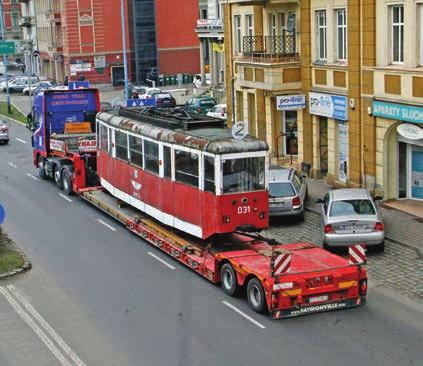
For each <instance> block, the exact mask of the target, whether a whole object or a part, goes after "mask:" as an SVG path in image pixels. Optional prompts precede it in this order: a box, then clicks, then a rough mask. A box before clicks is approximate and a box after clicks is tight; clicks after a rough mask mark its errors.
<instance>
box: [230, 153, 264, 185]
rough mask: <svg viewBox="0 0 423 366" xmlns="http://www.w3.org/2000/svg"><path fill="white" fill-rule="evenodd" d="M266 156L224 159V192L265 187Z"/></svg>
mask: <svg viewBox="0 0 423 366" xmlns="http://www.w3.org/2000/svg"><path fill="white" fill-rule="evenodd" d="M264 165H265V158H264V157H251V158H240V159H227V160H222V171H223V193H236V192H248V191H258V190H263V189H265V183H264V176H265V174H264Z"/></svg>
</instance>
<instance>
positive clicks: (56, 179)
mask: <svg viewBox="0 0 423 366" xmlns="http://www.w3.org/2000/svg"><path fill="white" fill-rule="evenodd" d="M53 177H54V182H55V183H56V186H57V188H59V189H63V184H62V173H61V172H60V166H59V165H57V164H55V165H54V168H53Z"/></svg>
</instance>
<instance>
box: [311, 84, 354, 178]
mask: <svg viewBox="0 0 423 366" xmlns="http://www.w3.org/2000/svg"><path fill="white" fill-rule="evenodd" d="M309 110H310V114H311V115H312V122H313V146H314V148H313V169H312V172H313V175H314V176H315V177H323V176H326V177H327V180H328V181H329V182H330V183H341V184H344V183H347V181H348V168H349V134H348V122H347V121H348V108H347V97H345V96H342V95H333V94H324V93H315V92H310V94H309Z"/></svg>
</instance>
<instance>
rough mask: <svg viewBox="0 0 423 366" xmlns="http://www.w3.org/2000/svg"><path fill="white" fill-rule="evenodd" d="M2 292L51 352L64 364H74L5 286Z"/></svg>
mask: <svg viewBox="0 0 423 366" xmlns="http://www.w3.org/2000/svg"><path fill="white" fill-rule="evenodd" d="M0 293H2V294H3V296H4V297H5V298H6V300H7V301H8V302H9V304H10V305H11V306H12V308H13V309H14V310H15V311H16V313H17V314H18V315H19V316H20V317H21V319H22V320H23V321H24V322H25V323H26V324H27V325H28V326H29V327H30V328H31V329H32V330H33V332H34V333H35V334H36V335H37V336H38V338H40V340H41V341H42V342H43V343H44V344H45V345H46V346H47V348H48V349H49V350H50V352H51V353H52V354H53V355H54V356H55V357H56V358H57V359H58V360H59V362H60V364H61V365H62V366H72V364H71V363H70V362H69V361H68V360H67V359H66V358H65V356H63V354H62V352H60V350H59V349H58V348H57V347H56V346H55V344H54V343H53V342H52V341H51V340H50V338H49V337H47V335H46V334H45V333H44V332H43V330H42V329H41V328H40V327H39V326H38V325H37V323H35V321H34V320H33V319H32V318H31V317H30V316H29V315H28V313H27V312H25V310H24V309H23V308H22V306H20V305H19V303H18V302H17V301H16V300H15V299H14V298H13V297H12V295H11V294H10V293H9V292H8V291H7V289H5V288H4V287H0Z"/></svg>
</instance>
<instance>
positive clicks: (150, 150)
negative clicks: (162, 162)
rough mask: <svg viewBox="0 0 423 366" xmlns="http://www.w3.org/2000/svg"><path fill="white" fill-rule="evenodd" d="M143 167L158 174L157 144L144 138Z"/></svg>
mask: <svg viewBox="0 0 423 366" xmlns="http://www.w3.org/2000/svg"><path fill="white" fill-rule="evenodd" d="M144 158H145V165H144V169H145V170H147V171H149V172H151V173H155V174H159V145H158V144H156V143H155V142H150V141H145V140H144Z"/></svg>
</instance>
